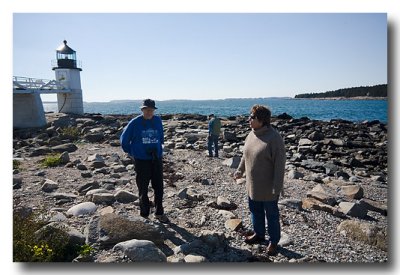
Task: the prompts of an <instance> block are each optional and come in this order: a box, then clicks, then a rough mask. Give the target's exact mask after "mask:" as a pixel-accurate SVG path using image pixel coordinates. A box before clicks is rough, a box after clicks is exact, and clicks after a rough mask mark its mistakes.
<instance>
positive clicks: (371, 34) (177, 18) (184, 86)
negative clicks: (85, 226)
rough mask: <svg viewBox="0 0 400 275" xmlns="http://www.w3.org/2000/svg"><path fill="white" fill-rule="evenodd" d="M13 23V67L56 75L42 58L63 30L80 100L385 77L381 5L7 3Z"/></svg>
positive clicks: (382, 80)
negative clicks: (84, 9) (280, 8)
mask: <svg viewBox="0 0 400 275" xmlns="http://www.w3.org/2000/svg"><path fill="white" fill-rule="evenodd" d="M12 33H13V75H14V76H25V77H32V78H43V79H55V75H54V71H52V69H51V68H52V66H51V61H52V60H55V59H56V48H57V47H58V46H60V45H61V44H62V41H63V40H64V39H65V40H67V41H68V46H70V47H71V48H72V49H74V50H75V51H76V53H77V59H78V60H79V61H81V62H82V63H81V64H82V72H81V84H82V90H83V99H84V101H88V102H98V101H101V102H104V101H110V100H121V99H142V98H145V97H151V98H154V99H156V100H166V99H221V98H243V97H253V98H257V97H294V96H295V95H296V94H299V93H310V92H325V91H332V90H336V89H341V88H349V87H357V86H372V85H377V84H386V83H387V14H386V13H297V14H295V13H265V12H264V13H162V14H160V13H14V14H13V30H12ZM52 98H53V99H55V98H56V97H55V95H51V96H42V99H43V100H51V99H52Z"/></svg>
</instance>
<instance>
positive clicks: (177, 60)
mask: <svg viewBox="0 0 400 275" xmlns="http://www.w3.org/2000/svg"><path fill="white" fill-rule="evenodd" d="M397 2H398V1H396V0H362V1H360V0H323V1H321V0H279V1H268V0H245V1H242V0H201V1H198V0H193V1H192V0H146V1H140V0H129V1H126V0H113V1H109V0H96V1H82V0H69V1H67V2H63V3H62V4H57V3H56V2H55V1H53V0H36V1H32V0H13V1H0V34H1V38H2V39H1V42H0V53H1V54H2V59H1V60H2V61H1V65H0V66H1V69H2V70H1V73H0V91H1V95H2V100H0V108H1V114H2V122H3V124H2V129H3V131H2V134H1V135H0V140H1V144H2V149H1V152H2V154H1V156H0V169H1V170H0V171H1V172H2V175H3V179H5V180H3V182H2V183H3V187H4V188H3V189H2V190H3V192H1V194H2V197H1V200H0V201H1V210H2V212H1V214H2V216H1V217H2V220H3V221H4V222H5V224H8V226H3V227H2V231H1V233H2V234H0V238H1V243H2V244H3V248H4V249H2V250H1V252H0V253H1V255H0V262H1V266H2V269H3V270H4V272H5V273H7V274H44V273H48V274H50V273H51V274H54V273H55V272H56V273H57V274H71V272H73V273H74V274H96V275H98V274H109V273H110V272H115V271H116V270H117V271H118V274H131V273H132V269H131V267H130V266H129V267H126V266H125V268H123V267H122V266H115V265H113V266H103V265H102V266H99V265H96V266H93V265H92V266H90V267H89V266H88V267H87V268H79V267H76V268H74V269H72V268H71V269H70V268H67V265H62V266H60V265H54V266H51V267H39V266H37V267H36V266H32V265H28V266H27V265H17V264H15V263H12V255H11V251H12V241H11V240H12V226H10V224H11V220H12V211H11V210H12V189H11V187H10V186H11V181H12V177H13V176H12V166H11V159H12V155H13V150H12V134H13V132H12V124H13V122H12V113H13V112H12V106H13V103H12V100H13V97H12V93H11V89H12V82H11V79H12V76H13V75H18V76H27V77H35V78H46V79H54V72H53V71H52V70H51V60H53V59H55V56H56V55H55V49H56V48H57V47H58V46H59V45H61V44H62V41H63V40H64V39H66V40H67V41H68V45H69V46H70V47H71V48H73V49H74V50H76V52H77V58H78V60H81V61H82V69H83V70H82V72H81V77H82V89H83V97H84V100H86V101H109V100H112V99H142V98H143V97H144V96H146V97H147V96H149V97H150V96H151V97H154V98H156V99H158V100H162V99H167V98H189V97H191V98H225V97H259V96H262V97H267V96H294V95H295V94H297V93H303V92H313V91H315V92H320V91H325V90H334V89H338V88H342V87H348V86H358V85H374V84H380V83H385V82H387V78H389V97H388V103H389V104H388V106H389V109H388V113H389V126H390V127H389V130H390V131H389V132H388V133H389V137H388V140H389V143H390V144H389V145H390V150H389V162H390V163H389V175H390V178H389V180H390V182H389V185H390V198H389V201H388V202H389V206H388V207H390V208H391V209H399V208H398V207H399V206H398V205H397V204H398V201H399V200H396V199H395V197H397V196H398V195H400V194H399V187H398V185H397V184H396V183H397V182H399V181H400V179H399V177H398V173H397V170H398V169H395V167H396V166H395V165H396V163H399V159H398V157H399V155H400V147H399V146H398V144H397V143H398V140H399V139H400V137H399V136H398V135H399V121H400V120H399V119H398V117H400V108H399V107H398V106H397V104H398V102H399V98H398V89H397V80H396V78H397V76H398V72H397V68H398V63H399V55H398V52H397V51H398V48H399V43H398V41H399V37H400V32H399V29H400V22H399V20H400V19H399V18H400V9H398V7H397V6H398V4H397ZM62 12H65V13H71V14H69V15H68V16H69V19H68V20H67V21H65V20H66V19H65V17H64V18H63V16H54V14H55V13H62ZM24 13H25V16H27V17H29V16H32V15H31V13H46V14H45V15H43V16H40V18H36V19H35V20H31V21H29V20H28V19H25V18H27V17H25V18H24V16H22V14H24ZM76 13H91V14H90V15H84V16H83V17H84V19H79V18H77V17H76ZM99 13H118V14H115V18H113V20H111V19H109V18H108V19H106V18H104V17H103V19H101V20H100V21H98V20H96V17H97V18H98V17H100V15H99ZM122 13H132V14H136V13H139V14H142V13H157V14H156V15H159V16H155V17H153V18H149V16H148V15H146V16H145V15H141V16H139V17H141V18H138V17H136V18H133V17H131V18H129V16H127V15H123V14H122ZM171 13H182V17H180V18H179V16H172V17H170V16H171ZM192 13H196V16H194V15H193V14H192ZM198 13H211V15H213V16H211V15H207V16H211V17H214V18H213V19H212V20H211V19H210V18H208V20H207V21H204V20H202V19H203V18H204V16H205V15H199V14H198ZM214 13H215V14H214ZM220 13H227V14H228V15H224V16H222V17H221V16H219V15H220ZM231 13H235V14H234V15H237V16H233V15H231ZM254 13H263V14H261V15H254ZM269 13H272V16H266V17H265V16H262V15H264V14H269ZM277 13H278V14H277ZM279 13H291V14H292V15H293V13H296V16H294V17H297V19H296V20H295V19H290V18H287V17H290V16H288V15H286V19H285V20H283V17H282V16H281V15H280V14H279ZM297 13H313V14H315V16H305V17H303V18H302V19H301V20H300V19H299V18H300V17H302V16H300V15H297ZM326 13H333V16H326V15H327V14H326ZM348 13H350V14H348ZM354 13H361V15H357V16H352V15H353V14H354ZM365 13H378V14H377V15H374V16H371V17H373V18H371V17H370V16H366V15H365ZM379 13H384V14H386V13H387V21H388V23H389V28H388V29H387V27H386V18H382V17H383V15H380V14H379ZM20 14H21V16H20ZM74 14H75V15H74ZM250 15H252V16H250ZM253 15H254V16H253ZM202 16H203V17H202ZM19 17H20V18H21V19H18V18H19ZM72 17H74V18H73V19H72ZM168 17H169V20H168V21H167V18H168ZM233 17H235V18H233ZM294 17H292V18H294ZM340 17H341V18H342V19H341V20H337V21H336V20H335V18H340ZM344 17H347V19H346V20H345V19H344ZM50 18H52V20H50ZM200 18H201V20H200ZM374 18H375V19H374ZM17 19H18V20H20V21H19V22H17ZM150 19H151V20H150ZM183 19H185V20H183ZM195 19H196V20H197V21H196V20H195ZM312 19H314V20H315V21H313V22H310V21H311V20H312ZM317 19H318V20H317ZM43 20H44V21H43ZM46 20H47V21H46ZM24 21H25V22H24ZM182 21H183V22H182ZM121 22H122V23H121ZM372 22H375V23H372ZM289 23H291V24H289ZM306 23H307V24H306ZM339 26H341V27H339ZM211 27H212V28H211ZM387 30H389V37H388V40H389V44H388V45H386V44H385V43H387V41H386V39H385V35H386V31H387ZM387 48H389V51H388V52H387ZM387 55H388V56H389V63H388V64H387ZM17 58H18V59H19V58H20V59H21V60H17ZM371 71H372V72H371ZM189 89H190V90H189ZM355 111H357V110H355ZM371 111H373V110H371ZM389 227H390V228H389V229H390V232H389V234H390V247H389V248H390V263H389V264H384V265H382V264H380V265H362V264H356V265H351V266H349V265H345V266H344V265H335V266H330V268H329V269H326V266H325V265H323V266H312V267H311V266H307V265H306V266H304V265H296V266H289V267H288V266H284V265H282V266H279V267H277V266H273V267H272V266H271V268H270V269H269V267H268V272H269V273H271V274H280V275H282V274H293V271H295V272H296V273H298V274H312V273H314V274H320V273H321V271H322V272H324V274H336V273H337V271H339V272H340V271H343V270H344V269H346V271H349V270H350V272H351V273H353V274H364V275H365V274H376V272H377V271H378V272H383V273H385V274H386V273H388V274H397V273H398V270H399V264H398V261H395V259H396V256H395V255H396V254H397V255H398V252H399V250H398V249H399V248H398V247H399V239H400V238H399V237H398V236H397V235H396V234H395V233H396V232H397V230H396V229H397V228H399V220H398V218H397V219H396V215H391V217H390V225H389ZM294 237H295V236H294ZM392 244H394V245H392ZM60 267H61V268H60ZM229 267H232V266H227V265H224V266H219V267H218V266H211V267H210V266H202V267H201V269H196V268H195V267H194V266H193V267H192V266H190V267H189V266H185V267H183V266H180V271H184V272H185V271H189V272H190V273H197V272H198V274H202V273H204V271H205V270H206V269H207V268H209V269H208V270H207V271H211V272H215V273H216V272H218V273H220V272H221V273H224V272H226V273H228V272H229V274H231V273H237V274H242V273H243V272H249V271H250V269H251V273H252V274H265V270H266V269H265V267H264V266H263V265H261V266H260V265H258V266H254V267H253V266H251V267H250V266H248V265H246V266H243V265H235V266H234V268H229ZM331 267H332V268H331ZM141 268H142V270H141V271H143V272H148V271H149V270H150V271H151V273H153V272H154V270H157V269H158V270H159V271H162V272H163V273H168V274H175V273H176V272H174V271H175V270H174V268H173V267H172V266H171V267H168V269H165V268H164V266H162V265H161V266H158V267H156V266H154V267H152V268H150V267H149V266H144V267H142V266H135V270H137V269H139V270H140V269H141ZM185 268H187V270H185ZM249 268H250V269H249ZM294 269H295V270H294ZM176 271H178V270H176ZM185 273H187V272H185Z"/></svg>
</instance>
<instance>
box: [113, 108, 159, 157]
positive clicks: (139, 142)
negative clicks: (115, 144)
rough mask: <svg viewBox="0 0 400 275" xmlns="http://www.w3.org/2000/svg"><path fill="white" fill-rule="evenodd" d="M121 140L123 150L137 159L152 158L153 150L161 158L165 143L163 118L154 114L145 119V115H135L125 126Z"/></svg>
mask: <svg viewBox="0 0 400 275" xmlns="http://www.w3.org/2000/svg"><path fill="white" fill-rule="evenodd" d="M120 142H121V146H122V150H124V152H126V153H128V154H129V155H130V156H132V157H134V158H136V159H141V160H151V159H153V156H152V152H155V153H156V154H157V157H158V158H161V157H162V144H164V130H163V126H162V122H161V118H160V117H158V116H153V118H152V119H144V118H143V115H140V116H137V117H135V118H134V119H132V120H131V121H129V123H128V125H127V126H126V127H125V129H124V131H123V132H122V134H121V137H120Z"/></svg>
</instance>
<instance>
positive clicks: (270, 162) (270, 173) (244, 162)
mask: <svg viewBox="0 0 400 275" xmlns="http://www.w3.org/2000/svg"><path fill="white" fill-rule="evenodd" d="M285 162H286V152H285V144H284V142H283V139H282V137H281V136H280V134H279V133H278V132H277V131H276V130H275V129H274V128H272V127H267V126H264V127H262V128H260V129H257V130H252V131H251V132H250V133H249V135H248V136H247V138H246V141H245V144H244V151H243V157H242V159H241V161H240V164H239V167H238V171H240V172H241V173H244V172H246V188H247V194H248V195H249V197H250V198H251V199H252V200H255V201H272V200H277V199H278V198H279V194H280V192H281V190H282V188H283V179H284V176H285Z"/></svg>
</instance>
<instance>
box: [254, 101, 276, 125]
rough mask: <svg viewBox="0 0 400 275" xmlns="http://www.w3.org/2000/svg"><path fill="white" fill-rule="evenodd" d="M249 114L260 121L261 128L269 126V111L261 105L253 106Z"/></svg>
mask: <svg viewBox="0 0 400 275" xmlns="http://www.w3.org/2000/svg"><path fill="white" fill-rule="evenodd" d="M250 112H251V113H252V114H253V115H254V116H255V117H256V118H257V119H258V120H259V121H261V123H262V125H263V126H270V124H271V110H270V109H268V107H265V106H263V105H258V104H257V105H254V106H253V107H252V108H251V110H250Z"/></svg>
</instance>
